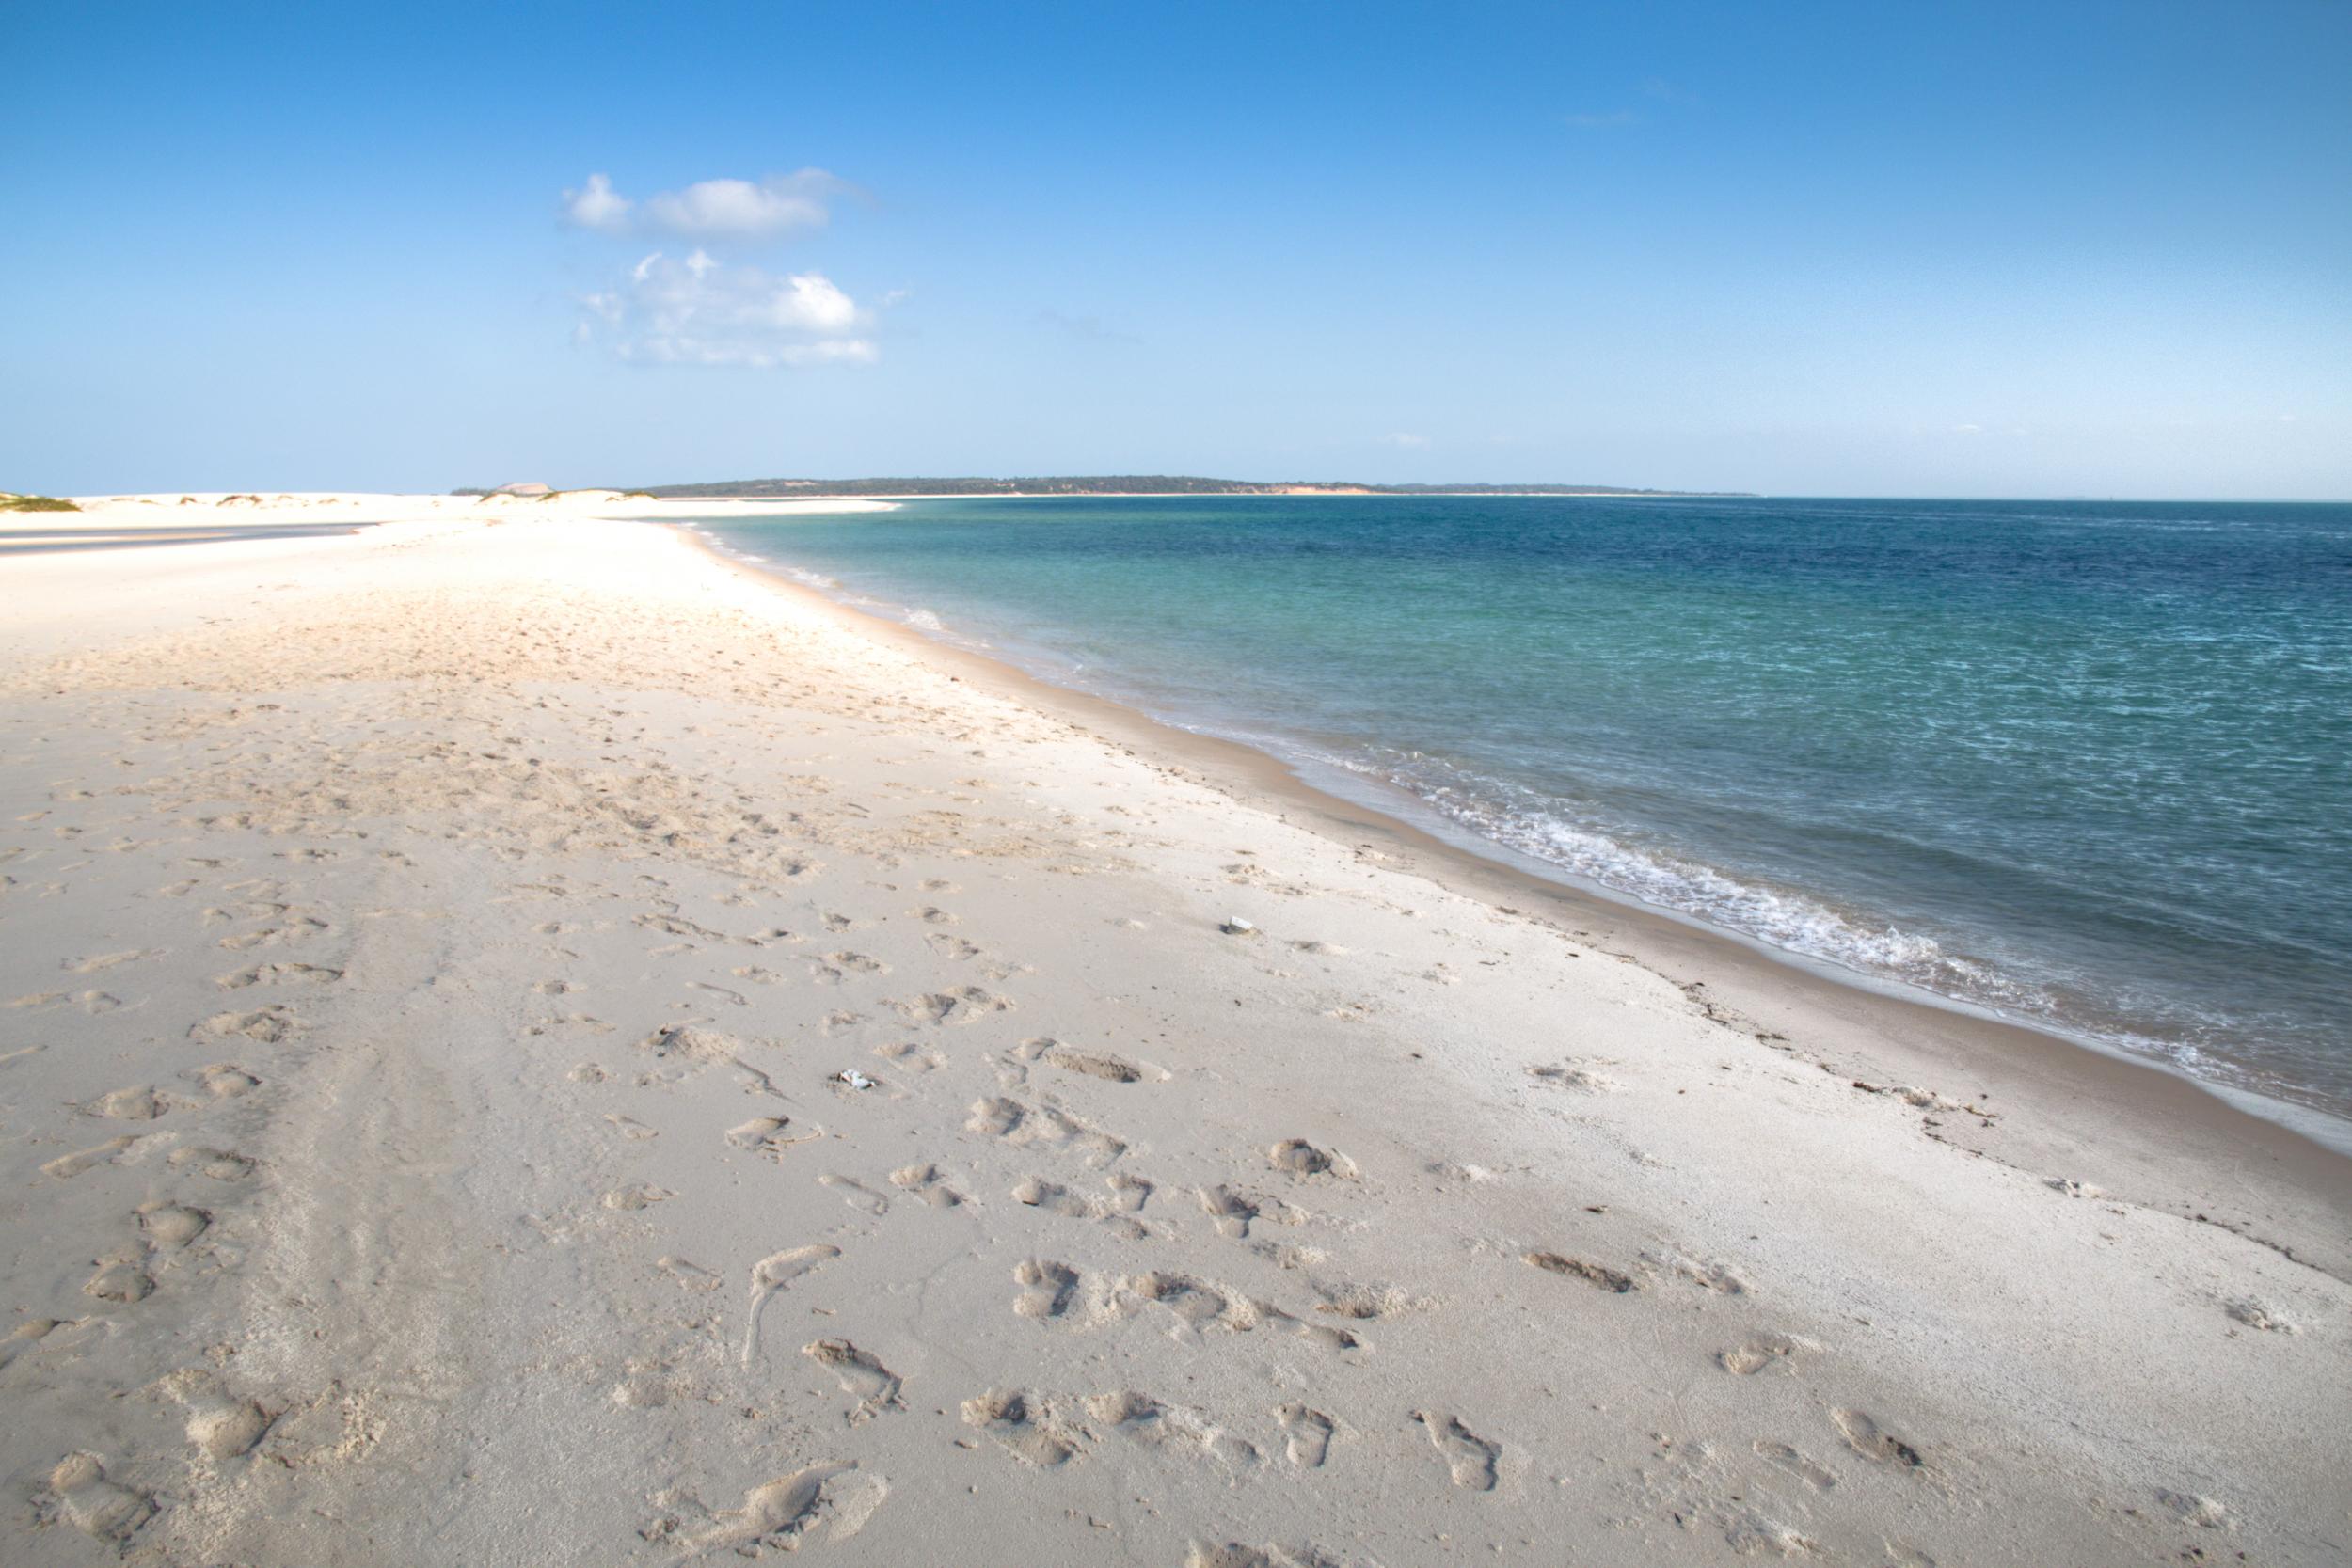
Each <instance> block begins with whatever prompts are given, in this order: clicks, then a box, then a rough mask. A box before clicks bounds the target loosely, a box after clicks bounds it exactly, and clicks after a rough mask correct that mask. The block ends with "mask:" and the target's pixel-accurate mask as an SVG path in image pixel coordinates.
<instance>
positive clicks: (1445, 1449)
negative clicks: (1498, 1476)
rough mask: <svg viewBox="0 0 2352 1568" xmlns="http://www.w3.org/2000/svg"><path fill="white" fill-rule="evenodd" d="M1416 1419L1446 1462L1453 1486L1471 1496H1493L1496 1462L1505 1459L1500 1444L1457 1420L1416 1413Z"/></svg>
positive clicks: (1453, 1417)
mask: <svg viewBox="0 0 2352 1568" xmlns="http://www.w3.org/2000/svg"><path fill="white" fill-rule="evenodd" d="M1413 1419H1414V1420H1416V1421H1419V1422H1420V1423H1421V1424H1422V1427H1423V1428H1425V1429H1426V1430H1427V1431H1428V1433H1429V1443H1430V1446H1431V1447H1432V1448H1434V1449H1437V1450H1438V1456H1439V1457H1440V1458H1442V1459H1443V1460H1444V1461H1445V1463H1446V1468H1447V1470H1448V1471H1450V1472H1451V1473H1452V1475H1453V1477H1454V1485H1456V1486H1460V1487H1465V1488H1468V1489H1469V1490H1470V1491H1472V1492H1491V1491H1493V1490H1494V1489H1495V1462H1496V1461H1497V1460H1499V1459H1501V1458H1502V1445H1501V1444H1500V1443H1490V1442H1488V1441H1487V1440H1486V1439H1485V1438H1484V1437H1481V1436H1479V1435H1478V1433H1474V1432H1472V1431H1470V1428H1468V1427H1466V1426H1464V1425H1463V1424H1462V1419H1461V1418H1460V1417H1458V1416H1438V1415H1432V1414H1431V1413H1430V1412H1428V1411H1426V1410H1416V1411H1414V1412H1413Z"/></svg>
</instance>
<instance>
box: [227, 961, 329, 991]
mask: <svg viewBox="0 0 2352 1568" xmlns="http://www.w3.org/2000/svg"><path fill="white" fill-rule="evenodd" d="M342 977H343V972H342V970H340V969H328V968H326V967H325V966H324V965H321V964H252V965H248V966H247V967H246V968H244V969H240V970H235V971H232V972H231V973H230V974H223V975H221V976H219V977H218V978H217V979H215V981H214V982H213V984H214V985H215V986H218V987H219V988H220V989H221V990H246V988H247V987H251V986H331V985H333V984H335V983H336V982H337V981H339V980H341V979H342Z"/></svg>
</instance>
